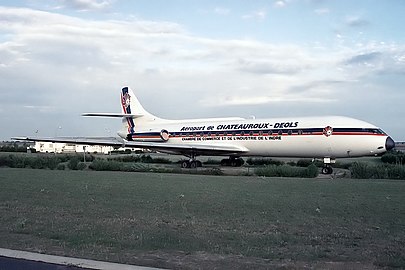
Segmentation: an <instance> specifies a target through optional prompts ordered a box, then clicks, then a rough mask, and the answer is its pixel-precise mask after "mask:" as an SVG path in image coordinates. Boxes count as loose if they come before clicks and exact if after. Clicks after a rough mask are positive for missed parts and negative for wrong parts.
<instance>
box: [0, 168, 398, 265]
mask: <svg viewBox="0 0 405 270" xmlns="http://www.w3.org/2000/svg"><path fill="white" fill-rule="evenodd" d="M0 184H1V188H0V247H2V248H11V249H20V250H29V251H36V252H44V253H47V254H56V255H65V256H76V257H81V258H92V259H98V260H107V261H113V262H120V263H131V264H138V265H147V266H156V267H166V268H176V269H195V268H201V269H213V268H218V269H223V268H225V269H248V268H255V269H266V268H277V267H280V268H283V269H290V268H305V267H315V268H333V269H345V268H348V267H351V268H356V269H357V268H367V269H374V268H376V269H378V268H383V267H393V268H394V267H399V268H405V196H404V195H405V181H389V180H384V181H382V180H381V181H379V180H344V179H339V180H322V179H290V178H257V177H231V176H229V177H219V176H217V177H216V176H202V175H177V174H150V173H122V172H94V171H51V170H31V169H8V168H1V169H0Z"/></svg>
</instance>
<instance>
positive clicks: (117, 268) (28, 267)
mask: <svg viewBox="0 0 405 270" xmlns="http://www.w3.org/2000/svg"><path fill="white" fill-rule="evenodd" d="M93 269H98V270H159V269H158V268H151V267H144V266H136V265H127V264H118V263H109V262H101V261H93V260H86V259H79V258H69V257H61V256H53V255H45V254H39V253H32V252H26V251H19V250H11V249H2V248H0V270H93Z"/></svg>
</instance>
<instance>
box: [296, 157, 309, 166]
mask: <svg viewBox="0 0 405 270" xmlns="http://www.w3.org/2000/svg"><path fill="white" fill-rule="evenodd" d="M311 164H312V160H311V159H300V160H298V161H297V166H298V167H308V166H309V165H311Z"/></svg>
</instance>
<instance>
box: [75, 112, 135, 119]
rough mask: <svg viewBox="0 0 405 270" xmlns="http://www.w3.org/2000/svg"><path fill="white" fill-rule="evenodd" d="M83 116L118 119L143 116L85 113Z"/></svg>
mask: <svg viewBox="0 0 405 270" xmlns="http://www.w3.org/2000/svg"><path fill="white" fill-rule="evenodd" d="M82 116H95V117H117V118H123V117H124V118H138V117H142V116H143V114H128V113H83V114H82Z"/></svg>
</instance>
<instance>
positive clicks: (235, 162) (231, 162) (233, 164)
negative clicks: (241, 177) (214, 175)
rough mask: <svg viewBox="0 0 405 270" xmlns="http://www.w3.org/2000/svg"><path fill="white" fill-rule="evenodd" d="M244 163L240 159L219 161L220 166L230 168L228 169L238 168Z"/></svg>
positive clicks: (231, 158) (232, 158)
mask: <svg viewBox="0 0 405 270" xmlns="http://www.w3.org/2000/svg"><path fill="white" fill-rule="evenodd" d="M244 163H245V161H244V160H243V159H241V158H234V157H230V158H224V159H223V160H221V166H230V167H240V166H242V165H243V164H244Z"/></svg>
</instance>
